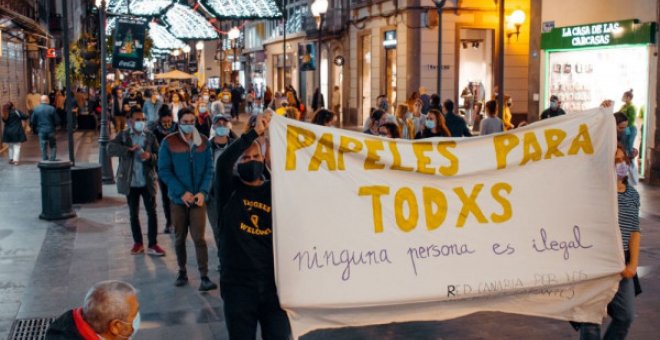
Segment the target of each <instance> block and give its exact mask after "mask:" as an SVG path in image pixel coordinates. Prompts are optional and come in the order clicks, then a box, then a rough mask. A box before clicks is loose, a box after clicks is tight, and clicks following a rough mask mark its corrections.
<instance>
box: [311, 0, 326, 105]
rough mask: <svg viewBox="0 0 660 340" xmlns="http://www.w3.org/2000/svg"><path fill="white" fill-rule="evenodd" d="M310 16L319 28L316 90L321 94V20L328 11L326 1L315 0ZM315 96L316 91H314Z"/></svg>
mask: <svg viewBox="0 0 660 340" xmlns="http://www.w3.org/2000/svg"><path fill="white" fill-rule="evenodd" d="M311 10H312V15H313V16H314V17H315V18H316V23H317V25H318V28H319V40H318V48H317V51H316V70H317V72H318V73H317V82H318V83H317V85H318V87H317V89H318V90H319V93H320V92H321V39H322V37H323V19H325V13H326V12H327V11H328V0H315V1H314V2H313V3H312V6H311ZM314 93H315V94H316V90H315V91H314Z"/></svg>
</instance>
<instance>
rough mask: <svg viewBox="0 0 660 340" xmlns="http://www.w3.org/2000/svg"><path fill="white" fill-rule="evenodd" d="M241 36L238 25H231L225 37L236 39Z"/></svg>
mask: <svg viewBox="0 0 660 340" xmlns="http://www.w3.org/2000/svg"><path fill="white" fill-rule="evenodd" d="M240 37H241V30H240V29H238V27H236V26H234V27H232V28H231V29H230V30H229V32H227V39H229V40H236V39H238V38H240Z"/></svg>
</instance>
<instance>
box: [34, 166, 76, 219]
mask: <svg viewBox="0 0 660 340" xmlns="http://www.w3.org/2000/svg"><path fill="white" fill-rule="evenodd" d="M39 169H40V170H41V215H39V218H41V219H44V220H62V219H65V218H71V217H75V216H76V213H75V212H74V211H73V203H72V200H71V162H69V161H41V162H39Z"/></svg>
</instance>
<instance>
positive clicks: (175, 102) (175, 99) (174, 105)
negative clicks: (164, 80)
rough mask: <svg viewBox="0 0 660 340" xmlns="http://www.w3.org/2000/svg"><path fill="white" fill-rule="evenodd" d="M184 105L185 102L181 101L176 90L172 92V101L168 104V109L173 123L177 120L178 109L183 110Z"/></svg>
mask: <svg viewBox="0 0 660 340" xmlns="http://www.w3.org/2000/svg"><path fill="white" fill-rule="evenodd" d="M186 107H187V105H186V103H185V102H183V101H182V96H181V95H180V94H179V93H178V92H174V93H172V102H171V103H170V104H169V109H170V112H172V117H174V122H175V123H176V122H178V120H179V111H182V110H184V109H185V108H186Z"/></svg>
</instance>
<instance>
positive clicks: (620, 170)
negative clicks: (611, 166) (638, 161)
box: [616, 162, 630, 178]
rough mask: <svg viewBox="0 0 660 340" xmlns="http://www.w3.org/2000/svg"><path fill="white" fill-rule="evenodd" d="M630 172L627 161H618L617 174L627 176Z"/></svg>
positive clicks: (621, 176) (619, 176)
mask: <svg viewBox="0 0 660 340" xmlns="http://www.w3.org/2000/svg"><path fill="white" fill-rule="evenodd" d="M629 172H630V166H629V165H628V163H626V162H621V163H616V176H617V177H618V178H624V177H627V176H628V174H629Z"/></svg>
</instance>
